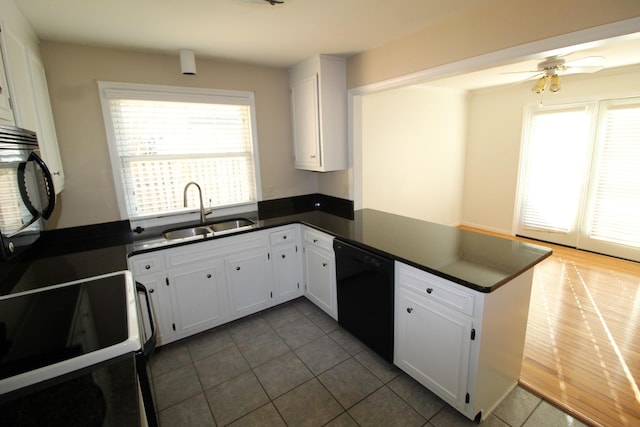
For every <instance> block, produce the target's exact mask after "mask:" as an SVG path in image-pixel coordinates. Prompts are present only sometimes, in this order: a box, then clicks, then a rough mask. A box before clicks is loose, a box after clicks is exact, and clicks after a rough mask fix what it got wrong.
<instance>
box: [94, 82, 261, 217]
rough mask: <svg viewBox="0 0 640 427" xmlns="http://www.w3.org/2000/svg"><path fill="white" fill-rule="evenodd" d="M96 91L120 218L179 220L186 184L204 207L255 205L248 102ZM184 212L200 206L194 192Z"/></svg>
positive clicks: (245, 99) (231, 98) (250, 102)
mask: <svg viewBox="0 0 640 427" xmlns="http://www.w3.org/2000/svg"><path fill="white" fill-rule="evenodd" d="M101 85H102V90H101V93H102V98H103V108H105V109H106V113H105V122H106V123H107V124H108V125H110V126H109V127H110V129H109V133H110V141H109V143H110V150H111V158H112V162H113V163H114V164H115V165H114V175H115V176H114V178H115V180H116V182H118V183H119V185H120V190H121V194H120V198H119V201H120V203H121V204H122V206H121V212H123V213H126V216H127V217H128V218H129V219H141V218H148V217H162V216H166V215H172V214H179V213H184V212H185V208H184V206H183V191H184V188H185V185H186V184H187V183H189V182H191V181H195V182H197V183H198V184H199V185H200V187H201V188H202V193H203V196H202V197H203V201H204V204H205V205H206V206H207V207H209V206H211V207H214V208H215V209H216V210H219V209H221V208H228V207H233V206H238V205H247V204H255V203H257V191H256V188H257V185H256V181H257V174H256V163H257V162H256V156H255V141H254V134H253V126H252V115H253V98H252V94H250V95H251V96H249V95H243V94H244V93H240V96H235V97H234V96H228V97H225V96H219V95H217V94H213V96H208V97H207V96H206V95H202V94H200V93H198V94H197V96H195V97H194V94H193V93H192V92H190V91H187V92H185V93H181V92H180V90H178V89H176V88H172V89H173V91H172V92H171V93H170V94H169V95H167V93H166V92H163V91H162V90H161V89H160V90H157V89H156V91H155V92H154V91H148V90H147V91H144V90H141V91H136V90H135V88H131V87H125V88H124V89H121V88H119V87H118V84H115V83H114V84H101ZM114 86H115V87H114ZM154 88H155V87H154ZM187 204H188V206H189V208H188V210H193V209H194V208H196V207H198V206H199V198H198V193H197V191H189V192H188V203H187Z"/></svg>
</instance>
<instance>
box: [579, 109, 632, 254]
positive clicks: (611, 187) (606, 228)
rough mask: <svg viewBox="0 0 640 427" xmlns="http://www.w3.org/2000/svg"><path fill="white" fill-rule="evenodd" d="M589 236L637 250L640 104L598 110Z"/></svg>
mask: <svg viewBox="0 0 640 427" xmlns="http://www.w3.org/2000/svg"><path fill="white" fill-rule="evenodd" d="M599 125H600V132H599V138H598V141H597V146H598V154H597V159H598V162H597V166H596V170H595V174H594V175H595V176H594V183H593V191H592V197H591V221H590V224H589V237H591V238H593V239H597V240H604V241H609V242H614V243H620V244H623V245H628V246H634V247H640V102H637V101H636V102H632V103H629V104H627V103H626V102H625V103H622V104H618V105H616V103H610V102H609V103H605V104H604V105H603V106H602V107H601V114H600V123H599Z"/></svg>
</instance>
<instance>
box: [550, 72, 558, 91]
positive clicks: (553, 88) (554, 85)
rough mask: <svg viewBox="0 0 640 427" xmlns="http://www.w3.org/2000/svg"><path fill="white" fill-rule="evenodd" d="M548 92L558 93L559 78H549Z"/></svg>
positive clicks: (555, 76)
mask: <svg viewBox="0 0 640 427" xmlns="http://www.w3.org/2000/svg"><path fill="white" fill-rule="evenodd" d="M549 90H550V91H551V92H553V93H556V92H560V76H559V75H557V74H554V75H553V76H551V83H550V84H549Z"/></svg>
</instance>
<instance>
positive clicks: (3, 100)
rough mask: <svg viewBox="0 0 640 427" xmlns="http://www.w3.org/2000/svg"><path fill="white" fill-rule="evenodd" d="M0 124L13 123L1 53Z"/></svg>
mask: <svg viewBox="0 0 640 427" xmlns="http://www.w3.org/2000/svg"><path fill="white" fill-rule="evenodd" d="M0 125H15V120H14V118H13V111H12V110H11V96H10V93H9V84H8V83H7V74H6V72H5V65H4V58H3V55H0Z"/></svg>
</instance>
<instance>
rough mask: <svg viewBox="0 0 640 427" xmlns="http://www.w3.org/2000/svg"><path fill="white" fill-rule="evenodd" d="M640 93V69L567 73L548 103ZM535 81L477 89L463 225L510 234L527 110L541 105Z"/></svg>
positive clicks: (471, 117)
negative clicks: (525, 83)
mask: <svg viewBox="0 0 640 427" xmlns="http://www.w3.org/2000/svg"><path fill="white" fill-rule="evenodd" d="M628 96H640V67H638V66H636V67H628V68H620V69H614V70H608V71H600V72H598V73H595V74H582V75H566V76H564V77H562V90H561V91H560V92H558V93H557V94H546V95H545V96H544V98H543V103H544V104H547V105H550V104H553V103H568V102H572V101H585V100H594V99H603V98H615V97H628ZM539 101H540V98H539V96H536V95H533V94H532V92H531V91H530V86H529V85H511V86H504V87H501V88H494V89H486V90H482V91H476V92H474V93H473V95H472V96H471V98H470V102H469V126H468V135H469V136H468V138H467V148H466V150H467V157H466V166H465V180H464V198H463V215H462V216H463V223H464V224H467V225H471V226H475V227H480V228H484V229H489V230H494V231H498V232H503V233H507V234H510V233H512V232H514V231H515V229H514V228H513V221H514V212H515V205H516V195H517V194H516V193H517V181H518V165H519V161H520V145H521V139H522V121H523V114H524V111H525V108H526V107H527V106H528V105H535V104H538V103H539Z"/></svg>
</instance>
